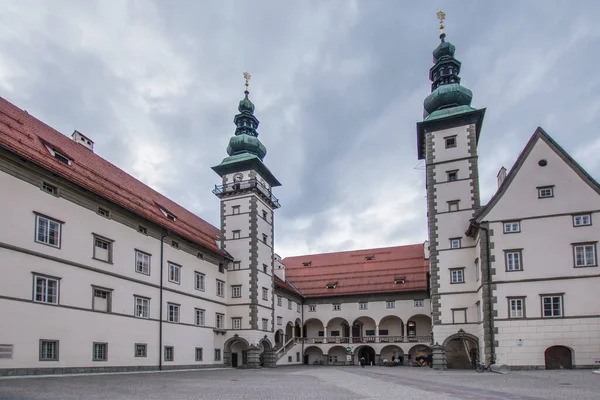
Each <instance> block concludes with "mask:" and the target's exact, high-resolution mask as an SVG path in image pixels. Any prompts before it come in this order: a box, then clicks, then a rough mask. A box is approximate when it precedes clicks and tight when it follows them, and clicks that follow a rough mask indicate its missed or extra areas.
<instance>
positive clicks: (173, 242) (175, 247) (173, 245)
mask: <svg viewBox="0 0 600 400" xmlns="http://www.w3.org/2000/svg"><path fill="white" fill-rule="evenodd" d="M171 246H172V247H173V248H174V249H178V248H179V242H176V241H174V240H172V241H171Z"/></svg>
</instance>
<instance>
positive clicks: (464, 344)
mask: <svg viewBox="0 0 600 400" xmlns="http://www.w3.org/2000/svg"><path fill="white" fill-rule="evenodd" d="M444 347H445V349H446V365H447V367H448V368H457V369H470V368H473V366H474V365H476V363H477V362H478V361H479V339H478V338H477V336H475V335H471V334H469V333H466V332H464V331H463V332H459V333H456V334H454V335H451V336H448V337H447V338H446V340H444Z"/></svg>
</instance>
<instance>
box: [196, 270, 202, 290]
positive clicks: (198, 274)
mask: <svg viewBox="0 0 600 400" xmlns="http://www.w3.org/2000/svg"><path fill="white" fill-rule="evenodd" d="M194 281H195V287H196V290H200V291H202V292H204V274H203V273H201V272H198V271H195V272H194Z"/></svg>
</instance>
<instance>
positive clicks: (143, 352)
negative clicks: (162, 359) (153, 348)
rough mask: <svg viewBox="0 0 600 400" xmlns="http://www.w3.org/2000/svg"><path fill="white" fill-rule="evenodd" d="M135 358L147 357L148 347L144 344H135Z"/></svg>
mask: <svg viewBox="0 0 600 400" xmlns="http://www.w3.org/2000/svg"><path fill="white" fill-rule="evenodd" d="M134 354H135V357H147V356H148V345H147V344H146V343H136V344H135V353H134Z"/></svg>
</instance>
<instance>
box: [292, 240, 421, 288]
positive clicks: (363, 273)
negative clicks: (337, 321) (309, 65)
mask: <svg viewBox="0 0 600 400" xmlns="http://www.w3.org/2000/svg"><path fill="white" fill-rule="evenodd" d="M370 256H374V258H373V260H370V261H368V260H366V257H370ZM303 263H310V265H308V266H304V265H303ZM283 264H284V265H285V276H286V278H287V279H289V281H290V282H291V283H292V284H293V285H294V286H295V287H296V288H297V289H298V290H299V291H300V292H302V294H303V295H304V296H305V297H322V296H339V295H350V294H366V293H391V292H411V291H426V290H427V271H428V268H429V264H428V261H427V260H426V259H425V255H424V245H423V244H414V245H408V246H397V247H385V248H380V249H367V250H355V251H343V252H339V253H327V254H311V255H305V256H296V257H287V258H285V259H283ZM396 279H403V280H404V283H403V284H396V283H395V282H394V281H395V280H396ZM328 284H335V288H334V289H328V288H327V287H326V286H327V285H328Z"/></svg>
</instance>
